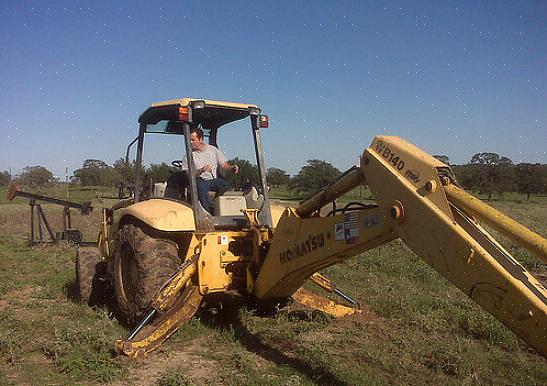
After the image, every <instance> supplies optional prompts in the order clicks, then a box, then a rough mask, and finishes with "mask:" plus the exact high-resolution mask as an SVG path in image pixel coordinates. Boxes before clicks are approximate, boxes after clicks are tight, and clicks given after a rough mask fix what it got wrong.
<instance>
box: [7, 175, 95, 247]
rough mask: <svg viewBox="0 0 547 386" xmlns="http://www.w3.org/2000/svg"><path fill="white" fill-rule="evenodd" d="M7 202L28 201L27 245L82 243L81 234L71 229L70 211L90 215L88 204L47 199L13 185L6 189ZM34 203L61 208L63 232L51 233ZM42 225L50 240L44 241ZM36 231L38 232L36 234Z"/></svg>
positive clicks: (42, 214)
mask: <svg viewBox="0 0 547 386" xmlns="http://www.w3.org/2000/svg"><path fill="white" fill-rule="evenodd" d="M7 196H8V197H7V198H8V200H9V201H12V200H13V199H14V198H15V197H24V198H28V199H29V206H30V240H29V243H30V244H31V245H32V244H42V243H47V242H50V243H56V242H58V241H60V240H67V241H70V242H74V243H80V242H81V241H82V232H80V231H79V230H78V229H73V228H72V218H71V216H70V209H71V208H72V209H78V210H79V211H80V213H81V214H85V215H87V214H90V213H91V211H92V210H93V207H92V206H91V203H90V202H83V203H78V202H72V201H68V200H62V199H59V198H53V197H47V196H43V195H40V194H35V193H29V192H24V191H23V190H21V187H20V186H18V185H15V184H12V185H10V187H9V189H8V195H7ZM36 201H43V202H46V203H48V204H55V205H60V206H63V207H64V208H63V230H62V231H61V232H53V229H52V228H51V225H50V223H49V221H48V219H47V217H46V214H45V212H44V210H43V209H42V206H41V205H40V204H37V203H36ZM42 223H43V224H44V226H45V228H46V230H47V232H48V234H49V237H50V240H49V241H46V240H45V239H44V234H43V231H42ZM36 228H37V229H36ZM36 230H37V231H38V232H36ZM36 233H38V238H36V237H35V236H36Z"/></svg>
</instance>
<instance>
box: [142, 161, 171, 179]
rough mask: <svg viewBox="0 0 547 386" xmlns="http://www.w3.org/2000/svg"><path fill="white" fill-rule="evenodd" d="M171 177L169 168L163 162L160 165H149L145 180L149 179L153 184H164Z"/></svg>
mask: <svg viewBox="0 0 547 386" xmlns="http://www.w3.org/2000/svg"><path fill="white" fill-rule="evenodd" d="M170 175H171V167H170V166H169V165H167V164H166V163H165V162H162V163H161V164H150V166H149V167H148V168H147V169H146V177H147V179H151V180H152V181H154V182H166V181H167V180H168V179H169V176H170Z"/></svg>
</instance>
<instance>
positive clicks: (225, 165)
mask: <svg viewBox="0 0 547 386" xmlns="http://www.w3.org/2000/svg"><path fill="white" fill-rule="evenodd" d="M214 149H215V153H216V157H217V162H218V165H219V166H220V167H221V168H222V170H230V171H233V172H234V173H236V174H237V173H238V172H239V166H237V165H235V164H234V165H232V164H231V163H229V162H228V160H227V159H226V156H225V155H224V153H222V152H221V151H220V150H219V149H217V148H216V147H215V148H214Z"/></svg>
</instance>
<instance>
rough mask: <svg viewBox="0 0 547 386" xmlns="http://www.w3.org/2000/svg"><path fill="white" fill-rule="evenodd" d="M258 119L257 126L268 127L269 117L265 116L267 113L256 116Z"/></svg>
mask: <svg viewBox="0 0 547 386" xmlns="http://www.w3.org/2000/svg"><path fill="white" fill-rule="evenodd" d="M258 121H259V126H260V127H262V128H267V127H270V117H269V116H267V115H261V116H260V117H259V118H258Z"/></svg>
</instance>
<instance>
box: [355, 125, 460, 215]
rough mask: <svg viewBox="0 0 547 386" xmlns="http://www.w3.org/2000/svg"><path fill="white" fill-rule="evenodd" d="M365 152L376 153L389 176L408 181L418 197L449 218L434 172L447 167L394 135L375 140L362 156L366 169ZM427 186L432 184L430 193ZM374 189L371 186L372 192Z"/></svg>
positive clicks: (444, 198)
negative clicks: (429, 202) (425, 199)
mask: <svg viewBox="0 0 547 386" xmlns="http://www.w3.org/2000/svg"><path fill="white" fill-rule="evenodd" d="M367 153H371V154H375V155H376V156H377V157H379V158H382V159H383V160H385V161H386V162H384V165H385V166H386V167H388V168H389V170H390V173H393V174H396V175H398V176H400V177H401V178H400V179H399V181H401V180H405V181H407V182H409V183H410V184H411V185H412V186H413V187H414V188H415V189H416V191H417V192H418V193H419V194H420V195H422V196H424V197H426V198H427V199H428V200H429V201H431V202H432V203H434V204H435V206H436V207H437V208H439V209H440V210H442V211H443V212H444V214H445V215H447V216H449V217H451V216H452V213H451V212H450V209H449V207H448V201H447V200H446V195H445V193H444V190H443V189H441V181H440V178H439V176H438V173H437V168H438V167H444V168H448V166H446V165H445V164H443V163H442V162H441V161H439V160H438V159H436V158H435V157H433V156H431V155H429V154H427V153H426V152H424V151H423V150H421V149H419V148H418V147H416V146H414V145H413V144H411V143H409V142H407V141H405V140H404V139H402V138H400V137H395V136H382V135H380V136H377V137H375V138H374V141H373V142H372V144H371V145H370V148H368V149H367V150H366V151H365V153H364V154H363V157H362V161H361V162H362V166H366V165H363V162H366V158H367V157H366V154H367ZM365 178H366V175H365ZM367 182H368V181H367ZM428 183H429V184H431V185H432V187H433V189H432V191H428V189H427V188H426V186H427V184H428ZM373 188H374V187H373V186H371V190H372V189H373ZM372 193H373V194H374V197H377V194H376V193H375V192H374V191H372Z"/></svg>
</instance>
